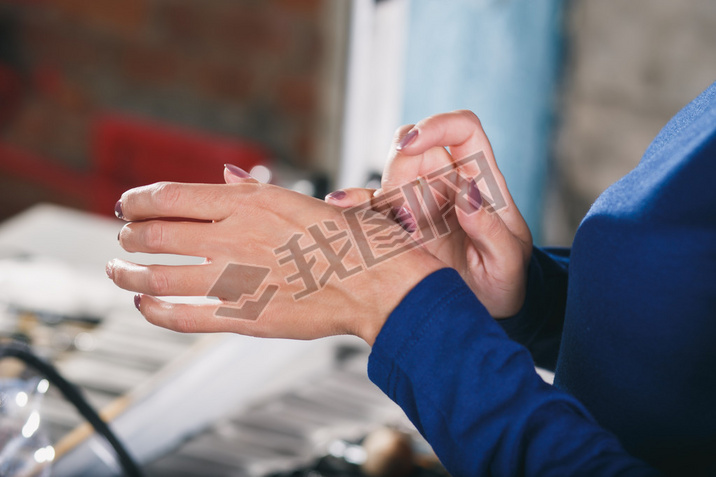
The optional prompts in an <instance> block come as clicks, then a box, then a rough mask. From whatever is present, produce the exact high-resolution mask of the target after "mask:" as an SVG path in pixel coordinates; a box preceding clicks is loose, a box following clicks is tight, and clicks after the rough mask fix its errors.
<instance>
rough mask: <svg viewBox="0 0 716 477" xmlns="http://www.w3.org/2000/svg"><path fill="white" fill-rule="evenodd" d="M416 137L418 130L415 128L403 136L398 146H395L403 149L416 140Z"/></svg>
mask: <svg viewBox="0 0 716 477" xmlns="http://www.w3.org/2000/svg"><path fill="white" fill-rule="evenodd" d="M416 137H418V130H417V129H415V128H413V129H411V130H410V132H409V133H408V134H406V135H405V136H404V137H403V139H401V140H400V142H399V143H398V145H397V146H395V148H396V149H397V150H398V151H402V150H403V149H404V148H406V147H408V146H409V145H410V144H411V143H412V142H413V141H415V138H416Z"/></svg>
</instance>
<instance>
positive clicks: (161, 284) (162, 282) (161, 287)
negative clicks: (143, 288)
mask: <svg viewBox="0 0 716 477" xmlns="http://www.w3.org/2000/svg"><path fill="white" fill-rule="evenodd" d="M147 288H148V291H149V293H150V294H152V295H155V296H163V295H166V294H167V293H168V290H169V278H168V277H167V274H166V273H164V272H163V271H161V270H156V269H154V270H151V271H150V272H149V280H148V283H147Z"/></svg>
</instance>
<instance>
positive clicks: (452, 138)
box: [382, 110, 525, 235]
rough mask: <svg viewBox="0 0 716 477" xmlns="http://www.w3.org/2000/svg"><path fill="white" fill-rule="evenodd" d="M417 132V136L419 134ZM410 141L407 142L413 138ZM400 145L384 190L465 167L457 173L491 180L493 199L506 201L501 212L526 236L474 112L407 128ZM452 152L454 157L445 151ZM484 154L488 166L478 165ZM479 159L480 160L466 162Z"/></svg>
mask: <svg viewBox="0 0 716 477" xmlns="http://www.w3.org/2000/svg"><path fill="white" fill-rule="evenodd" d="M416 131H417V133H416ZM411 135H412V136H413V137H412V138H411V139H410V140H409V141H406V138H410V136H411ZM396 138H397V139H398V142H397V143H396V147H398V146H400V149H399V150H395V152H393V153H392V154H391V157H390V158H389V161H388V164H387V166H386V171H385V173H384V175H383V178H384V180H383V184H382V185H383V189H388V188H395V187H398V186H400V185H401V184H404V183H406V182H408V181H411V180H413V179H415V177H417V176H420V175H423V176H429V175H431V174H435V173H437V172H436V171H440V170H443V169H444V168H445V167H449V164H451V163H452V164H455V163H462V165H461V166H460V167H457V170H458V171H459V172H460V173H461V174H462V175H463V176H465V177H468V178H472V177H489V180H490V181H491V182H492V183H493V184H494V186H493V187H494V189H493V190H492V191H490V196H492V197H493V198H494V195H495V193H499V195H500V197H501V198H502V199H504V201H500V202H501V203H502V204H504V206H503V207H501V208H499V209H498V213H499V214H500V215H501V216H502V218H503V220H504V221H505V223H506V224H507V226H508V227H509V228H510V229H511V230H512V231H513V232H515V233H518V234H520V235H525V227H524V220H523V219H522V216H521V215H520V213H519V211H518V210H517V207H516V206H515V204H514V200H513V199H512V196H511V194H510V192H509V190H508V188H507V184H506V182H505V179H504V176H503V175H502V173H501V172H500V170H499V168H498V167H497V163H496V161H495V157H494V153H493V151H492V146H491V145H490V142H489V140H488V138H487V135H486V134H485V132H484V130H483V129H482V124H481V123H480V120H479V118H478V117H477V116H476V115H475V114H474V113H472V112H471V111H465V110H460V111H453V112H450V113H444V114H438V115H435V116H431V117H429V118H426V119H424V120H422V121H420V122H418V123H417V124H416V125H415V126H413V127H412V128H409V126H403V127H402V128H400V129H399V130H398V132H397V133H396ZM444 147H449V148H450V153H448V152H447V151H445V150H443V148H444ZM480 153H482V154H484V161H485V163H482V164H478V160H477V159H478V158H479V157H480V156H477V154H480ZM469 158H475V159H476V160H474V161H473V160H466V159H469Z"/></svg>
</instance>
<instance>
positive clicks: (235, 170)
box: [224, 164, 251, 179]
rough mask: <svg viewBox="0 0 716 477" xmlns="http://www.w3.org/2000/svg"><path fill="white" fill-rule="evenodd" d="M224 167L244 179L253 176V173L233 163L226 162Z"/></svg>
mask: <svg viewBox="0 0 716 477" xmlns="http://www.w3.org/2000/svg"><path fill="white" fill-rule="evenodd" d="M224 167H225V168H226V170H227V171H229V172H231V173H232V174H233V175H235V176H236V177H241V178H242V179H249V178H250V177H251V174H249V173H248V172H246V171H245V170H243V169H242V168H240V167H238V166H235V165H233V164H224Z"/></svg>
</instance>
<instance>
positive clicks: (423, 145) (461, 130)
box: [397, 110, 492, 157]
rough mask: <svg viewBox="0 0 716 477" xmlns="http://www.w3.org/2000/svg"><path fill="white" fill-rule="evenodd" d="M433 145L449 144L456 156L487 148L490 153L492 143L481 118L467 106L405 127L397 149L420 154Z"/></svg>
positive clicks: (410, 153)
mask: <svg viewBox="0 0 716 477" xmlns="http://www.w3.org/2000/svg"><path fill="white" fill-rule="evenodd" d="M435 146H443V147H449V148H450V151H451V152H452V154H453V156H456V157H463V156H466V155H470V154H474V153H476V152H479V151H487V150H489V151H490V155H492V146H491V145H490V141H489V140H488V139H487V135H486V134H485V131H484V130H483V128H482V123H481V122H480V119H479V118H478V117H477V115H476V114H475V113H473V112H472V111H467V110H457V111H452V112H449V113H442V114H436V115H434V116H430V117H428V118H425V119H423V120H421V121H420V122H418V123H417V124H415V126H413V127H412V128H411V129H409V130H407V131H404V133H403V140H402V142H399V143H398V144H397V147H398V150H399V151H400V152H402V153H403V154H409V155H417V154H421V153H423V152H425V151H427V150H428V149H430V148H432V147H435ZM486 153H487V152H486Z"/></svg>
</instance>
